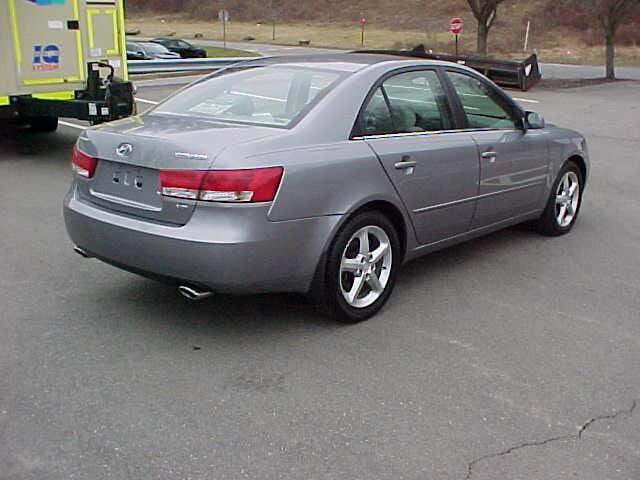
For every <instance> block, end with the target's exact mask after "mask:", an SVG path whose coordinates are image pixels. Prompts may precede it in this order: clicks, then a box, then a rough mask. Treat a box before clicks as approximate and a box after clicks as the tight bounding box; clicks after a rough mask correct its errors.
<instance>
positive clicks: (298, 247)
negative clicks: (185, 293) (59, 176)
mask: <svg viewBox="0 0 640 480" xmlns="http://www.w3.org/2000/svg"><path fill="white" fill-rule="evenodd" d="M268 209H269V205H265V204H254V205H224V204H203V205H199V206H198V207H196V209H195V211H194V213H193V216H192V217H191V219H190V220H189V222H188V223H187V224H186V225H184V226H181V227H176V226H167V225H162V224H158V223H152V222H149V221H144V220H141V219H137V218H135V217H130V216H124V215H121V214H118V213H115V212H111V211H108V210H105V209H103V208H101V207H98V206H96V205H93V204H91V203H89V202H86V201H84V200H80V199H79V198H78V197H77V195H76V193H75V190H74V189H72V190H71V191H70V192H69V193H68V194H67V196H66V197H65V200H64V220H65V224H66V227H67V232H68V233H69V236H70V237H71V240H72V241H73V243H74V244H75V245H76V246H77V247H80V249H82V250H84V251H85V252H87V253H88V254H89V255H90V256H95V257H97V258H99V259H101V260H104V261H106V262H108V263H111V264H113V265H116V266H118V267H121V268H124V269H126V270H130V271H133V272H136V273H140V274H145V275H150V276H157V277H161V278H165V279H171V280H173V281H175V282H176V283H180V282H183V283H186V284H190V283H191V284H194V285H198V286H200V287H206V288H209V289H211V290H213V291H217V292H229V293H262V292H307V291H308V290H309V288H310V286H311V282H312V279H313V276H314V274H315V270H316V267H317V265H318V262H319V260H320V258H321V256H322V253H323V251H324V248H325V247H326V245H327V244H328V240H329V239H330V238H331V236H332V234H333V232H334V230H335V229H336V228H337V225H338V223H339V221H340V216H323V217H314V218H307V219H301V220H290V221H283V222H271V221H269V220H268V218H267V213H268Z"/></svg>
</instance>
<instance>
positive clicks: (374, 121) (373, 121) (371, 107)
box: [361, 87, 395, 135]
mask: <svg viewBox="0 0 640 480" xmlns="http://www.w3.org/2000/svg"><path fill="white" fill-rule="evenodd" d="M361 122H362V125H361V131H362V135H387V134H390V133H395V130H394V128H393V120H392V119H391V112H389V106H388V105H387V101H386V100H385V97H384V93H383V92H382V87H378V88H377V89H376V91H375V92H374V93H373V95H372V96H371V99H370V100H369V103H368V104H367V108H365V110H364V112H363V115H362V119H361Z"/></svg>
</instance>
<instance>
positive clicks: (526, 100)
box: [513, 97, 540, 103]
mask: <svg viewBox="0 0 640 480" xmlns="http://www.w3.org/2000/svg"><path fill="white" fill-rule="evenodd" d="M513 99H514V100H516V101H518V102H522V103H540V102H539V101H538V100H530V99H528V98H518V97H513Z"/></svg>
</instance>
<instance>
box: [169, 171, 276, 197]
mask: <svg viewBox="0 0 640 480" xmlns="http://www.w3.org/2000/svg"><path fill="white" fill-rule="evenodd" d="M283 172H284V170H283V168H282V167H269V168H254V169H247V170H162V171H161V172H160V188H161V191H162V195H164V196H167V197H177V198H188V199H192V200H203V201H207V202H243V203H248V202H252V203H253V202H270V201H272V200H273V199H274V198H275V196H276V192H277V190H278V186H280V180H282V174H283Z"/></svg>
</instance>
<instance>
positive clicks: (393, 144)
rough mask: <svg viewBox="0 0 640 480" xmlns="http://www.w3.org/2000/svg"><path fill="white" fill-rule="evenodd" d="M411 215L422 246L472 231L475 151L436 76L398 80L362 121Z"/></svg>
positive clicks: (415, 74) (385, 85)
mask: <svg viewBox="0 0 640 480" xmlns="http://www.w3.org/2000/svg"><path fill="white" fill-rule="evenodd" d="M359 128H360V129H361V135H362V138H364V140H365V141H366V142H367V143H368V144H369V145H370V146H371V148H372V149H373V150H374V151H375V153H376V154H377V156H378V158H379V159H380V161H381V162H382V165H383V167H384V169H385V171H386V173H387V175H388V176H389V178H390V179H391V181H392V182H393V184H394V186H395V188H396V190H397V191H398V193H399V194H400V196H401V198H402V200H403V201H404V203H405V206H406V207H407V210H408V211H409V213H410V215H411V218H412V220H413V224H414V227H415V230H416V234H417V237H418V241H419V242H420V243H421V244H425V245H426V244H431V243H435V242H438V241H441V240H444V239H447V238H450V237H453V236H456V235H459V234H462V233H464V232H466V231H467V230H468V229H469V226H470V223H471V219H472V217H473V213H474V208H475V196H476V195H477V192H478V180H479V164H478V151H477V148H476V145H475V143H474V141H473V139H472V138H471V135H469V134H468V133H466V132H455V131H453V129H454V120H453V115H452V110H451V108H450V105H449V101H448V99H447V96H446V94H445V91H444V89H443V88H442V84H441V81H440V78H439V75H438V73H437V72H436V71H435V70H429V69H422V70H414V71H408V72H403V73H398V74H396V75H393V76H391V77H389V78H387V79H386V80H384V81H383V82H382V84H381V85H380V86H379V87H378V88H377V89H376V90H375V91H374V93H373V95H372V96H371V98H370V100H369V101H368V104H367V106H366V107H365V109H364V110H363V113H362V115H361V119H360V121H359Z"/></svg>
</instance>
